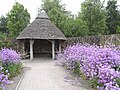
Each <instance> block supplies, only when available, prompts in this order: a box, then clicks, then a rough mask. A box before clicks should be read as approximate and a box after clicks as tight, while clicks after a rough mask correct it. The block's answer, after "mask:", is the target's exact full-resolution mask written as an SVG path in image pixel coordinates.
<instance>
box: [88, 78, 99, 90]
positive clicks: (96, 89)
mask: <svg viewBox="0 0 120 90" xmlns="http://www.w3.org/2000/svg"><path fill="white" fill-rule="evenodd" d="M88 83H89V85H90V86H91V87H92V88H94V90H98V88H97V86H100V84H98V79H97V78H94V79H91V80H89V81H88Z"/></svg>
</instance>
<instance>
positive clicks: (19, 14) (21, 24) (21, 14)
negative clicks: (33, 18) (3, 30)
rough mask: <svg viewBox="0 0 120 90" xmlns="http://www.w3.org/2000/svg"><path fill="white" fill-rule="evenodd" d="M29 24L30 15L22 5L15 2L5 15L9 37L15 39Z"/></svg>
mask: <svg viewBox="0 0 120 90" xmlns="http://www.w3.org/2000/svg"><path fill="white" fill-rule="evenodd" d="M29 23H30V14H29V13H28V11H27V9H25V8H24V6H23V5H21V4H20V3H18V2H16V3H15V4H14V5H13V8H12V10H11V11H10V12H9V13H8V14H7V28H8V30H9V36H10V37H16V36H17V35H19V33H20V32H21V31H22V30H23V29H24V28H25V27H26V26H27V25H28V24H29Z"/></svg>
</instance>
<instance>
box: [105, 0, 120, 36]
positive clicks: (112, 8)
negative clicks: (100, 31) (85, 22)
mask: <svg viewBox="0 0 120 90" xmlns="http://www.w3.org/2000/svg"><path fill="white" fill-rule="evenodd" d="M106 10H107V21H106V22H107V27H108V31H109V34H115V33H116V30H117V26H118V10H117V1H116V0H109V1H108V2H107V7H106Z"/></svg>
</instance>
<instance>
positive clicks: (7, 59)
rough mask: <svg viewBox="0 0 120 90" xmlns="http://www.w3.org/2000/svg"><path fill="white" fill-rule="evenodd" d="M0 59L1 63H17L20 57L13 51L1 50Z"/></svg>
mask: <svg viewBox="0 0 120 90" xmlns="http://www.w3.org/2000/svg"><path fill="white" fill-rule="evenodd" d="M1 59H2V62H3V63H19V62H20V59H21V57H20V54H19V53H17V52H16V51H15V50H12V49H8V48H3V49H2V50H1Z"/></svg>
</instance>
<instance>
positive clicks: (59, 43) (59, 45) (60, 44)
mask: <svg viewBox="0 0 120 90" xmlns="http://www.w3.org/2000/svg"><path fill="white" fill-rule="evenodd" d="M59 52H60V53H61V41H59Z"/></svg>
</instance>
